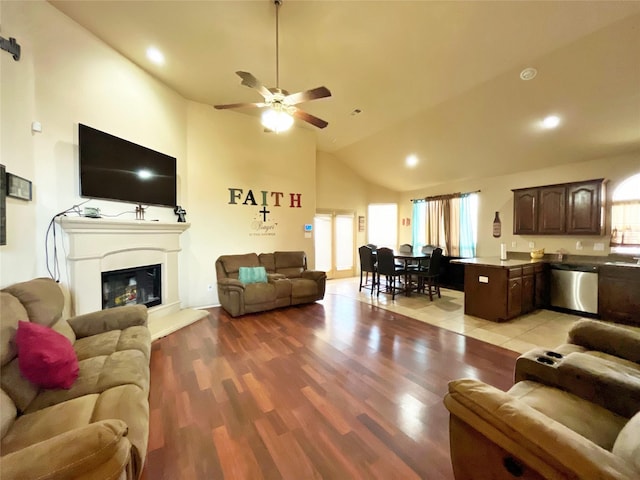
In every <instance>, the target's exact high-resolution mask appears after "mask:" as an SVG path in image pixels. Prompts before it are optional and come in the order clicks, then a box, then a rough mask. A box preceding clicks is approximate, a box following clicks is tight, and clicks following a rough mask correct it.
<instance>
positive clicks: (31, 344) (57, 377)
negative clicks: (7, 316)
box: [16, 321, 80, 389]
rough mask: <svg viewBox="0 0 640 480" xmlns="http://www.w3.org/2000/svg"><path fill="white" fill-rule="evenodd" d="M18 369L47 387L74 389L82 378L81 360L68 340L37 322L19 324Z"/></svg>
mask: <svg viewBox="0 0 640 480" xmlns="http://www.w3.org/2000/svg"><path fill="white" fill-rule="evenodd" d="M16 345H17V347H18V366H19V367H20V372H21V373H22V375H23V376H24V377H25V378H26V379H27V380H29V381H30V382H32V383H35V384H36V385H39V386H41V387H44V388H65V389H69V388H71V385H73V382H75V381H76V378H78V372H79V369H80V368H79V366H78V357H77V356H76V352H75V351H74V350H73V345H72V344H71V342H70V341H69V339H68V338H67V337H65V336H64V335H61V334H60V333H58V332H56V331H54V330H52V329H50V328H49V327H45V326H44V325H39V324H37V323H31V322H23V321H20V322H19V323H18V332H17V333H16Z"/></svg>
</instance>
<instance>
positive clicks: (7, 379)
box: [0, 357, 40, 412]
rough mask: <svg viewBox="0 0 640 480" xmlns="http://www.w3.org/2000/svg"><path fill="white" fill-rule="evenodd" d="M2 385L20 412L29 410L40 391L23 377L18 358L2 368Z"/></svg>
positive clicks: (0, 382) (0, 378)
mask: <svg viewBox="0 0 640 480" xmlns="http://www.w3.org/2000/svg"><path fill="white" fill-rule="evenodd" d="M0 384H2V390H4V391H5V392H6V393H7V395H9V397H11V400H13V402H14V403H15V404H16V407H17V408H18V410H19V411H20V412H24V411H25V410H26V409H27V407H28V406H29V404H30V403H31V402H32V401H33V399H34V398H36V395H38V391H39V390H40V388H39V387H38V386H37V385H35V384H33V383H31V382H30V381H29V380H27V379H26V378H24V377H23V376H22V374H21V373H20V367H19V365H18V357H15V358H14V359H13V360H11V361H10V362H9V363H7V364H6V365H4V366H3V367H2V371H0Z"/></svg>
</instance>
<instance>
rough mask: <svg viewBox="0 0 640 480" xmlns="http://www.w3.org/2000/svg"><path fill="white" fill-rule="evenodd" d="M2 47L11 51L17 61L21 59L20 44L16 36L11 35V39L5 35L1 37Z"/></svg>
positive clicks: (0, 43)
mask: <svg viewBox="0 0 640 480" xmlns="http://www.w3.org/2000/svg"><path fill="white" fill-rule="evenodd" d="M0 48H2V50H5V51H7V52H9V53H10V54H11V55H12V56H13V59H14V60H15V61H16V62H17V61H19V60H20V44H19V43H18V42H17V41H16V39H15V38H13V37H9V40H7V39H6V38H4V37H0Z"/></svg>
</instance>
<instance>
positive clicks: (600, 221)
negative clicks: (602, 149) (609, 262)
mask: <svg viewBox="0 0 640 480" xmlns="http://www.w3.org/2000/svg"><path fill="white" fill-rule="evenodd" d="M604 198H605V196H604V179H597V180H588V181H585V182H574V183H564V184H559V185H546V186H542V187H533V188H521V189H516V190H513V233H514V234H516V235H602V233H603V226H604V218H603V215H604V214H603V208H602V202H603V199H604Z"/></svg>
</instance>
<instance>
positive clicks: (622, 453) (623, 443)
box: [612, 412, 640, 472]
mask: <svg viewBox="0 0 640 480" xmlns="http://www.w3.org/2000/svg"><path fill="white" fill-rule="evenodd" d="M612 453H613V454H614V455H617V456H619V457H622V458H623V459H624V460H626V461H627V462H629V463H630V464H632V465H633V467H634V468H635V469H636V470H637V471H638V472H640V412H638V413H636V414H635V415H634V416H633V417H631V420H629V421H628V422H627V424H626V425H625V426H624V427H623V428H622V430H621V431H620V434H619V435H618V438H617V439H616V442H615V443H614V444H613V450H612Z"/></svg>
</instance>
